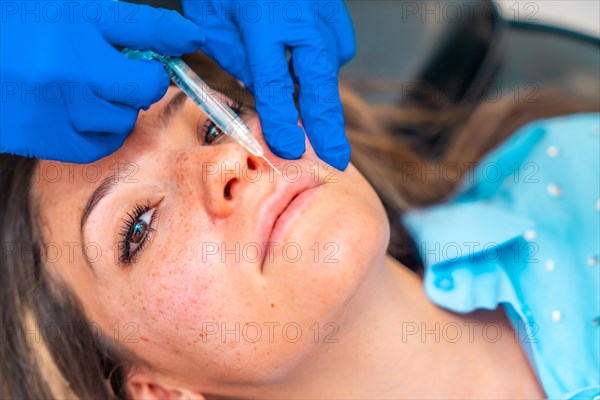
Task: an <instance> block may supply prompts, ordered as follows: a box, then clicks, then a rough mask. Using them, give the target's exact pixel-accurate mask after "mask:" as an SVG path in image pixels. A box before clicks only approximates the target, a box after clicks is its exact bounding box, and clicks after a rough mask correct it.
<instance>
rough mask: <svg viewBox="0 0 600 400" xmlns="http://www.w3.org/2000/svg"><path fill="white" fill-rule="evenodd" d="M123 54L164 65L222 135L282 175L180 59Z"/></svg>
mask: <svg viewBox="0 0 600 400" xmlns="http://www.w3.org/2000/svg"><path fill="white" fill-rule="evenodd" d="M123 53H124V54H125V55H126V56H128V57H130V58H133V59H137V60H158V61H160V62H162V63H163V65H164V66H165V69H166V70H167V72H168V73H169V76H170V77H171V80H172V81H173V82H174V83H175V84H176V85H177V86H179V87H180V88H181V90H182V91H183V92H184V93H185V94H187V95H188V96H189V97H190V98H191V99H192V100H193V101H194V103H196V104H198V106H200V108H201V109H202V111H204V113H205V114H206V116H207V117H208V118H209V119H210V120H211V121H212V122H213V123H214V124H215V125H216V126H217V128H219V129H220V130H221V131H222V132H223V133H225V134H226V135H228V136H229V137H231V138H232V139H233V140H235V141H236V142H238V143H239V144H240V145H241V146H242V147H244V148H245V149H246V150H248V151H249V152H250V153H251V154H253V155H254V156H256V157H262V158H263V159H264V160H265V161H266V162H267V164H269V165H270V166H271V168H273V170H274V171H276V172H277V173H278V174H279V175H281V172H279V170H278V169H277V168H275V166H274V165H273V164H272V163H271V162H270V161H269V160H267V158H266V157H265V153H264V152H263V149H262V147H261V146H260V144H259V143H258V142H257V141H256V139H255V138H254V136H252V132H251V131H250V129H249V128H248V127H247V126H246V124H244V122H243V121H242V120H241V118H240V117H239V116H238V115H237V114H236V113H235V112H234V111H233V110H232V109H231V108H230V107H229V106H228V105H227V104H226V103H225V102H224V101H223V100H221V99H220V98H219V97H217V96H216V95H215V94H213V93H210V92H209V91H208V89H209V87H208V85H207V84H206V82H204V81H203V80H202V78H200V77H199V76H198V74H196V73H195V72H194V71H193V70H192V69H191V68H190V67H189V66H188V65H187V64H186V63H185V62H183V60H182V59H181V58H179V57H170V56H163V55H161V54H158V53H155V52H154V51H149V50H148V51H141V50H132V49H124V50H123Z"/></svg>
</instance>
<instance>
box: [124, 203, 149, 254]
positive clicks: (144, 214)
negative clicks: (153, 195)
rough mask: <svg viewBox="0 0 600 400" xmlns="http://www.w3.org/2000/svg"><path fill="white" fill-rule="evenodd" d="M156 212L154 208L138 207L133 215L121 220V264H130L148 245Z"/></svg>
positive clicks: (147, 206)
mask: <svg viewBox="0 0 600 400" xmlns="http://www.w3.org/2000/svg"><path fill="white" fill-rule="evenodd" d="M156 210H157V209H156V207H154V208H151V207H150V205H146V206H139V205H138V206H136V207H135V209H134V211H133V213H131V214H129V213H128V214H127V215H128V218H127V219H126V220H123V222H124V226H123V229H122V230H121V236H122V240H121V242H120V244H119V249H120V255H119V261H120V262H121V264H123V265H125V266H126V265H129V264H131V263H132V262H133V261H134V258H135V257H136V255H138V254H139V253H140V252H141V251H142V250H143V248H144V246H145V245H146V243H148V240H149V236H150V233H152V232H153V231H154V228H153V227H152V225H153V222H154V219H155V218H156Z"/></svg>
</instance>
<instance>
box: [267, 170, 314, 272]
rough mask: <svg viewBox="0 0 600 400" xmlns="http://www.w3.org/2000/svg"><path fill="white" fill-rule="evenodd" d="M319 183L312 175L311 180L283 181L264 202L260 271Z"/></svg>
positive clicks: (270, 258)
mask: <svg viewBox="0 0 600 400" xmlns="http://www.w3.org/2000/svg"><path fill="white" fill-rule="evenodd" d="M321 184H322V183H321V182H315V179H314V177H312V179H311V180H307V179H303V180H301V181H299V182H297V183H283V184H281V185H280V186H279V187H278V189H277V191H276V192H275V194H273V195H272V196H270V198H269V200H268V201H267V202H266V203H265V204H264V206H263V208H262V210H261V218H260V220H259V231H260V233H259V237H260V238H261V239H262V240H263V243H261V248H262V260H261V266H260V268H261V271H262V270H263V267H264V264H265V263H266V262H267V261H272V259H273V251H274V250H275V247H274V246H279V245H282V244H281V243H278V240H279V239H280V238H281V237H282V236H283V235H284V234H285V232H286V231H287V230H288V228H289V227H290V225H291V224H292V222H293V221H294V220H295V216H296V215H297V214H299V213H300V212H301V211H302V210H303V209H304V207H305V205H306V204H307V203H308V202H309V201H310V199H311V198H312V196H313V195H314V194H315V192H316V191H317V188H318V187H319V186H321ZM277 248H278V247H277Z"/></svg>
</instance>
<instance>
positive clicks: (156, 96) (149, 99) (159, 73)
mask: <svg viewBox="0 0 600 400" xmlns="http://www.w3.org/2000/svg"><path fill="white" fill-rule="evenodd" d="M139 62H142V63H144V64H146V66H145V67H146V69H147V73H146V74H145V75H144V77H145V78H146V79H145V80H144V81H142V82H141V83H142V84H143V85H147V87H148V89H143V88H139V90H138V93H145V95H143V94H142V95H141V96H143V98H140V103H139V104H140V106H139V107H140V108H141V109H143V110H148V109H149V108H150V107H151V106H152V104H154V103H156V102H157V101H159V100H160V99H162V98H163V97H164V96H165V94H166V93H167V90H168V89H169V83H170V81H171V80H170V78H169V74H168V73H167V71H166V70H165V68H164V66H163V65H162V64H161V63H160V62H158V61H150V60H140V61H139Z"/></svg>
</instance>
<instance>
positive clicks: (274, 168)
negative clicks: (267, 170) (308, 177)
mask: <svg viewBox="0 0 600 400" xmlns="http://www.w3.org/2000/svg"><path fill="white" fill-rule="evenodd" d="M262 158H263V160H265V161H266V162H267V164H269V166H270V167H271V168H273V170H274V171H275V172H277V173H278V174H279V175H281V176H283V174H282V173H281V172H279V170H278V169H277V168H276V167H275V166H274V165H273V164H272V163H271V161H269V160H267V157H265V156H264V155H263V156H262Z"/></svg>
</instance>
